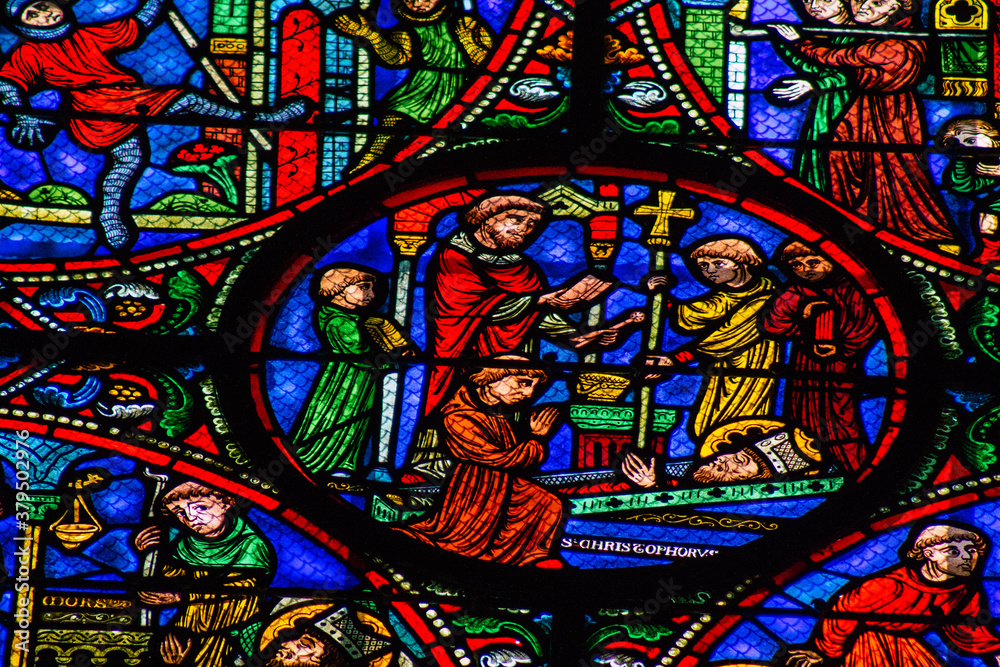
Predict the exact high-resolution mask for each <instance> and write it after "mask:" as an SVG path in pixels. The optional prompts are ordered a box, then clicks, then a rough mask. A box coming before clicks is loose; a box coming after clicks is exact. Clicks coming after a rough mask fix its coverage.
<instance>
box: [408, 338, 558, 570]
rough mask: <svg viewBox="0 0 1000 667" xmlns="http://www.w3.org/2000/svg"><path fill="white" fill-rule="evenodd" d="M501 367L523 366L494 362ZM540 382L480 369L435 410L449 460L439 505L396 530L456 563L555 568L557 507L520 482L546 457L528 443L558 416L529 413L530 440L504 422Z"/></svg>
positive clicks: (518, 372)
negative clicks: (461, 559) (457, 558)
mask: <svg viewBox="0 0 1000 667" xmlns="http://www.w3.org/2000/svg"><path fill="white" fill-rule="evenodd" d="M504 360H507V361H527V359H526V358H525V357H520V356H516V355H501V356H499V357H497V361H498V362H499V361H504ZM545 379H546V377H545V373H544V372H542V371H540V370H537V369H514V368H482V369H480V370H478V371H477V372H475V373H473V374H472V375H471V376H470V377H469V383H468V385H467V386H463V387H461V388H460V389H459V390H458V392H457V393H456V394H455V395H454V396H452V397H451V399H450V400H449V401H447V402H446V403H445V404H444V406H443V407H442V408H441V413H442V415H443V429H444V444H445V446H446V447H447V448H448V451H449V452H450V453H451V454H452V456H453V457H454V459H455V464H454V466H453V468H452V470H451V477H450V478H449V480H448V485H447V487H446V489H445V492H444V500H443V502H442V503H441V506H440V508H439V509H438V511H437V512H436V513H435V514H434V515H432V516H431V517H429V518H427V519H424V520H422V521H419V522H417V523H415V524H413V525H411V526H408V527H406V528H402V529H400V530H402V531H403V532H405V533H407V534H408V535H410V536H411V537H415V538H417V539H419V540H421V541H423V542H427V543H429V544H434V545H436V546H438V547H441V548H442V549H446V550H448V551H454V552H456V553H459V554H462V555H463V556H470V557H473V558H481V559H483V560H489V561H496V562H499V563H510V564H513V565H527V564H541V565H543V566H545V565H551V566H555V567H558V566H559V562H558V561H552V562H548V561H549V559H550V553H551V548H552V543H553V540H554V539H555V537H556V533H557V532H558V530H559V524H560V522H561V521H562V513H563V507H562V501H561V500H560V499H559V497H558V496H556V495H554V494H552V493H550V492H549V491H546V490H545V489H544V488H542V487H541V486H539V485H538V484H536V483H534V482H532V481H530V480H529V479H527V477H528V475H529V473H530V472H531V470H532V468H536V467H537V466H538V465H540V464H541V463H542V461H544V460H545V457H546V454H547V452H546V447H545V445H544V444H542V443H541V442H540V441H539V440H537V439H535V438H536V437H541V436H544V435H546V434H547V433H548V432H549V429H551V428H552V425H553V424H554V423H555V421H556V418H557V417H558V415H559V413H558V410H557V409H556V408H554V407H547V408H542V409H541V410H537V411H535V412H533V413H532V415H531V419H530V424H529V428H530V431H531V436H533V437H530V438H525V437H523V436H520V435H519V434H518V433H517V432H516V431H515V427H514V425H513V424H512V423H511V421H510V420H509V419H508V415H509V411H510V409H512V408H513V407H514V406H516V405H518V404H519V403H522V402H524V401H526V400H528V399H530V398H531V397H532V396H533V395H534V393H535V390H536V389H537V388H538V387H539V385H540V384H542V383H543V382H545ZM542 561H545V562H542ZM540 562H541V563H540Z"/></svg>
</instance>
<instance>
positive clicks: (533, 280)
mask: <svg viewBox="0 0 1000 667" xmlns="http://www.w3.org/2000/svg"><path fill="white" fill-rule="evenodd" d="M468 236H471V235H468ZM468 236H464V238H468ZM477 254H478V255H482V253H470V252H468V251H467V250H465V249H463V248H462V247H461V246H460V245H456V244H455V243H449V244H448V245H446V246H445V247H444V249H443V250H441V251H440V252H439V253H438V254H437V255H436V256H435V257H434V259H433V264H432V266H433V269H432V270H433V276H434V279H433V282H434V296H433V299H434V303H433V307H432V308H430V309H428V317H427V329H428V331H429V332H430V336H431V338H432V339H433V341H434V355H435V356H437V357H442V358H445V359H468V360H478V359H480V358H482V357H487V356H489V355H491V354H504V353H506V352H512V351H514V350H517V349H518V348H519V347H520V346H521V344H522V343H523V342H524V340H525V338H526V337H527V336H528V333H529V332H530V330H531V326H532V325H533V324H534V323H535V321H536V320H537V319H538V310H537V309H536V308H529V309H527V310H526V311H525V312H524V313H523V314H522V315H521V316H519V317H514V318H512V319H510V320H505V321H503V322H495V321H493V320H492V316H493V314H494V313H495V311H496V310H497V309H498V308H499V307H500V306H501V305H502V303H503V302H504V301H506V300H508V299H510V298H511V297H517V296H521V295H524V296H528V295H538V294H541V292H542V290H543V289H544V288H545V287H546V284H547V283H546V281H545V277H544V275H543V274H542V271H541V269H539V268H538V265H537V264H535V263H534V262H533V261H531V260H530V259H528V258H526V257H521V258H520V260H519V261H514V262H511V263H497V262H492V261H487V260H484V259H482V258H481V257H479V256H477ZM498 257H500V258H509V257H519V256H518V255H499V256H498ZM454 377H455V366H434V367H432V368H431V372H430V382H429V384H428V389H427V400H426V403H425V404H424V414H430V413H431V412H433V411H434V409H435V408H437V407H438V406H439V405H441V403H442V402H443V401H444V399H445V398H446V397H447V396H448V395H449V389H452V387H451V385H452V382H453V380H454Z"/></svg>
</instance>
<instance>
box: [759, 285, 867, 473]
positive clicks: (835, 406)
mask: <svg viewBox="0 0 1000 667" xmlns="http://www.w3.org/2000/svg"><path fill="white" fill-rule="evenodd" d="M821 301H825V302H826V303H828V304H829V305H830V306H831V307H832V308H828V309H826V310H825V311H823V312H822V313H820V314H814V315H813V316H812V317H810V318H806V317H805V316H804V314H805V310H806V307H807V306H808V305H809V304H810V303H816V302H821ZM813 308H817V307H816V306H813ZM764 329H765V330H766V331H767V332H768V333H771V334H774V335H777V336H782V337H785V338H791V339H792V340H793V344H792V358H791V366H792V369H793V370H794V371H796V372H797V373H808V374H809V377H802V378H792V379H791V380H790V381H789V383H788V387H787V388H786V389H785V414H786V415H787V416H788V418H789V419H790V420H791V421H792V422H794V423H795V424H798V425H800V426H803V427H805V428H807V429H809V430H810V431H812V432H813V433H815V434H816V435H817V436H818V437H819V438H820V440H823V441H824V442H825V443H826V446H827V448H828V450H829V451H830V452H831V453H832V454H833V455H834V456H836V457H837V460H839V461H840V463H841V464H842V465H843V466H844V467H845V468H846V469H847V470H852V471H853V470H857V469H858V468H859V467H861V464H862V463H864V461H865V456H866V453H865V446H864V433H865V431H864V428H863V426H862V423H861V414H860V411H859V409H858V398H857V396H856V394H855V392H854V376H855V374H856V372H857V370H858V367H859V365H860V364H861V362H862V361H863V360H864V352H865V350H866V349H867V348H868V345H869V343H871V340H872V337H873V336H874V335H875V332H876V330H877V329H878V321H877V320H876V319H875V315H874V313H872V310H871V309H870V308H869V307H868V304H867V303H866V302H865V299H864V296H863V295H862V294H861V291H860V290H859V289H858V288H857V287H855V286H854V284H853V283H852V282H851V281H849V280H847V279H846V278H844V277H839V278H834V279H833V280H831V281H826V282H824V283H822V284H820V285H813V284H797V285H794V286H792V287H790V288H788V289H787V290H785V291H784V292H782V293H781V294H780V295H778V298H777V299H776V300H775V301H774V305H773V306H772V308H771V309H770V311H769V312H768V313H767V316H766V317H765V318H764ZM817 345H819V346H820V348H819V350H820V352H821V353H824V354H828V356H820V354H817V348H816V346H817ZM833 378H838V379H836V380H834V379H833Z"/></svg>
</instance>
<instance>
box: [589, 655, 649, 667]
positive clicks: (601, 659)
mask: <svg viewBox="0 0 1000 667" xmlns="http://www.w3.org/2000/svg"><path fill="white" fill-rule="evenodd" d="M594 662H596V663H598V664H600V665H607V666H608V667H645V665H643V663H642V660H639V659H638V658H633V657H632V656H630V655H624V654H618V653H603V654H601V655H597V656H594Z"/></svg>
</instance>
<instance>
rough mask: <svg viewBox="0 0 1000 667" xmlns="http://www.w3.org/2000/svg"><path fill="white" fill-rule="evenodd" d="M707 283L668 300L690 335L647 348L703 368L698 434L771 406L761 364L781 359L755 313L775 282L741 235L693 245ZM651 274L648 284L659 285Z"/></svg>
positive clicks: (651, 361)
mask: <svg viewBox="0 0 1000 667" xmlns="http://www.w3.org/2000/svg"><path fill="white" fill-rule="evenodd" d="M690 257H691V259H692V260H694V261H695V262H697V264H698V268H699V269H700V270H701V272H702V275H703V276H704V278H705V280H706V281H707V282H708V283H709V284H710V285H711V286H712V288H713V289H712V291H711V292H709V294H708V295H707V296H705V297H703V298H699V299H695V300H693V301H688V302H685V303H680V304H676V305H674V304H668V306H667V307H668V309H669V311H670V315H671V319H672V322H673V326H674V329H675V330H676V331H681V332H685V333H689V334H691V335H693V336H695V340H694V341H692V342H691V343H688V344H686V345H683V346H681V347H680V348H678V349H676V350H673V351H672V352H670V353H669V354H667V355H651V356H650V357H648V358H647V359H646V364H647V365H655V366H659V367H663V366H668V367H676V366H679V365H681V364H687V363H689V362H692V361H698V362H699V363H700V364H701V365H702V366H703V367H704V369H705V372H704V380H703V381H702V385H701V393H700V396H699V399H698V403H697V406H696V407H695V409H694V418H693V420H692V433H693V435H694V437H695V438H701V437H703V436H704V435H706V434H707V433H708V432H709V431H711V430H712V429H713V428H714V427H715V426H717V425H719V424H722V423H724V422H727V421H730V420H733V419H737V418H740V417H763V416H766V415H773V414H774V396H775V390H776V382H775V380H774V378H772V377H768V376H767V375H766V374H763V373H761V371H766V370H768V369H769V368H770V367H771V364H773V363H775V362H777V361H778V359H779V354H780V350H779V348H778V345H777V343H775V342H774V341H773V340H771V339H769V338H764V332H763V330H762V328H761V325H760V321H759V320H760V315H761V313H762V312H763V310H764V306H765V305H766V304H767V302H768V301H769V300H770V299H771V297H772V296H773V294H774V284H773V283H772V282H771V281H770V280H769V279H768V278H765V277H763V276H758V275H756V270H757V268H758V267H760V266H762V265H763V260H762V259H761V257H760V254H759V253H758V251H757V250H755V249H754V248H753V246H751V245H750V244H749V243H747V242H746V241H744V240H742V239H738V238H721V239H716V240H713V241H709V242H707V243H702V244H701V245H699V246H697V247H696V248H695V249H694V250H692V251H691V254H690ZM657 278H658V277H657V276H654V277H653V278H651V279H650V281H649V286H650V288H651V289H655V288H656V287H657V286H659V285H662V284H663V282H662V281H658V280H657Z"/></svg>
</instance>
